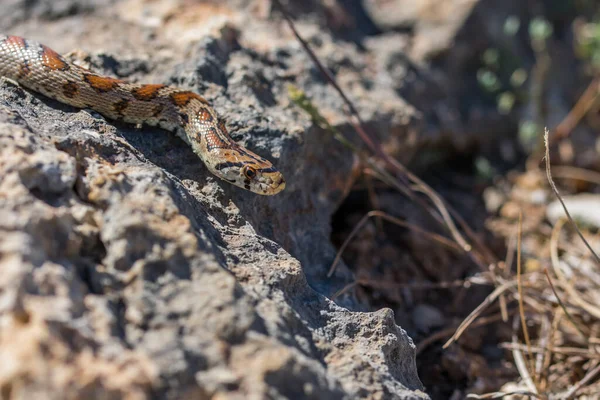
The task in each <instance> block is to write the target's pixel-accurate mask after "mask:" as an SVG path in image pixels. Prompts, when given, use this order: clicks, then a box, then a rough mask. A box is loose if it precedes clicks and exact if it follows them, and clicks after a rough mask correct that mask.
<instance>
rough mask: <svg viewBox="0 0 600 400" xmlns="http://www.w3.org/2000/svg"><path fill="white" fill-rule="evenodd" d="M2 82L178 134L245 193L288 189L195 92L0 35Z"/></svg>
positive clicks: (269, 163) (270, 193)
mask: <svg viewBox="0 0 600 400" xmlns="http://www.w3.org/2000/svg"><path fill="white" fill-rule="evenodd" d="M0 76H4V77H7V78H9V79H12V80H14V81H16V82H18V83H19V84H20V85H22V86H24V87H27V88H29V89H31V90H34V91H37V92H40V93H42V94H43V95H45V96H48V97H50V98H53V99H56V100H58V101H60V102H62V103H66V104H69V105H71V106H74V107H78V108H90V109H93V110H95V111H97V112H99V113H100V114H102V115H104V116H105V117H107V118H110V119H115V120H120V121H124V122H128V123H133V124H148V125H152V126H160V127H161V128H163V129H167V130H169V131H172V132H175V133H176V134H177V135H178V136H180V137H181V138H182V139H183V140H184V141H185V142H186V143H188V144H189V145H190V146H191V147H192V149H193V150H194V152H195V153H196V154H197V155H198V156H199V157H200V159H201V160H202V161H203V162H204V164H205V165H206V166H207V168H208V169H209V170H210V171H211V172H212V173H213V174H214V175H216V176H217V177H219V178H221V179H224V180H226V181H228V182H230V183H232V184H234V185H236V186H239V187H241V188H244V189H247V190H250V191H252V192H254V193H258V194H262V195H273V194H276V193H279V192H280V191H282V190H283V189H284V188H285V180H284V179H283V175H282V174H281V173H280V172H279V171H278V170H277V169H276V168H275V167H274V166H273V165H272V164H271V162H269V161H268V160H265V159H264V158H262V157H260V156H258V155H256V154H254V153H252V152H251V151H249V150H247V149H245V148H244V147H242V146H240V145H238V144H237V143H236V142H234V141H233V140H232V139H231V138H230V137H229V134H228V133H227V129H226V128H225V124H224V123H223V121H221V120H219V119H218V117H217V114H216V112H215V111H214V110H213V108H212V107H210V106H209V104H208V102H207V101H206V100H205V99H204V98H202V97H201V96H199V95H198V94H196V93H194V92H190V91H188V90H184V89H179V88H176V87H172V86H165V85H154V84H151V85H144V84H134V83H127V82H125V81H122V80H120V79H115V78H110V77H106V76H101V75H98V74H95V73H93V72H91V71H89V70H87V69H85V68H82V67H79V66H77V65H75V64H72V63H70V62H68V61H67V60H65V59H64V58H63V57H61V56H60V55H59V54H58V53H56V52H55V51H54V50H52V49H50V48H48V47H46V46H44V45H42V44H39V43H36V42H34V41H31V40H27V39H23V38H21V37H18V36H4V35H0Z"/></svg>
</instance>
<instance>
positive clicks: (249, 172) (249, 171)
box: [242, 165, 256, 179]
mask: <svg viewBox="0 0 600 400" xmlns="http://www.w3.org/2000/svg"><path fill="white" fill-rule="evenodd" d="M242 172H243V173H244V176H245V177H246V178H248V179H254V178H255V177H256V170H255V169H254V168H252V167H250V166H248V165H244V168H242Z"/></svg>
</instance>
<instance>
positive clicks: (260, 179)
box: [212, 148, 285, 196]
mask: <svg viewBox="0 0 600 400" xmlns="http://www.w3.org/2000/svg"><path fill="white" fill-rule="evenodd" d="M220 158H221V159H225V160H227V159H231V160H232V161H225V162H221V163H218V164H216V165H215V166H214V169H213V171H212V172H213V174H215V175H216V176H218V177H219V178H221V179H224V180H226V181H228V182H230V183H232V184H234V185H236V186H239V187H241V188H244V189H246V190H249V191H251V192H254V193H256V194H262V195H265V196H272V195H274V194H277V193H279V192H281V191H282V190H283V189H285V179H284V178H283V175H282V174H281V172H279V171H278V170H277V168H275V167H274V166H273V164H271V162H270V161H268V160H265V159H264V158H262V157H260V156H258V155H256V154H253V153H251V152H249V151H248V150H246V149H242V148H239V149H235V150H233V151H232V150H229V151H223V154H222V156H221V157H220Z"/></svg>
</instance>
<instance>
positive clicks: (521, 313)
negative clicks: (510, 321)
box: [517, 212, 535, 379]
mask: <svg viewBox="0 0 600 400" xmlns="http://www.w3.org/2000/svg"><path fill="white" fill-rule="evenodd" d="M518 229H519V231H518V234H517V292H518V293H519V317H520V319H521V328H522V329H523V337H524V338H525V343H527V348H528V352H527V353H528V356H529V359H530V362H531V366H530V368H531V373H533V374H535V366H534V365H533V358H532V357H533V355H532V354H533V353H532V352H531V342H530V341H529V331H528V329H527V320H526V319H525V307H524V306H523V298H524V297H523V282H522V281H523V275H522V274H521V238H522V236H523V213H521V212H519V226H518ZM534 379H535V375H534Z"/></svg>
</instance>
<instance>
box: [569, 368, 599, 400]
mask: <svg viewBox="0 0 600 400" xmlns="http://www.w3.org/2000/svg"><path fill="white" fill-rule="evenodd" d="M598 374H600V363H596V366H595V367H594V368H593V369H591V370H590V371H588V373H587V374H585V376H584V377H583V379H581V380H580V381H579V382H577V383H576V384H575V385H573V386H572V387H571V389H569V390H568V391H567V392H566V393H565V395H564V397H563V398H565V399H572V398H573V397H574V396H575V394H577V392H578V391H579V390H580V389H581V388H582V387H583V386H584V385H586V384H587V383H588V382H590V381H591V380H592V379H594V378H595V377H596V376H597V375H598ZM561 397H562V396H561Z"/></svg>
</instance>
